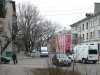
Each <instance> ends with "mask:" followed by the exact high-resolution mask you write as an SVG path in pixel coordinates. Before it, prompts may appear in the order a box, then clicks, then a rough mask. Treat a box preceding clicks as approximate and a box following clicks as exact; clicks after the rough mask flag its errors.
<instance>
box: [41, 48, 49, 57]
mask: <svg viewBox="0 0 100 75" xmlns="http://www.w3.org/2000/svg"><path fill="white" fill-rule="evenodd" d="M42 56H47V57H48V49H47V47H41V50H40V57H42Z"/></svg>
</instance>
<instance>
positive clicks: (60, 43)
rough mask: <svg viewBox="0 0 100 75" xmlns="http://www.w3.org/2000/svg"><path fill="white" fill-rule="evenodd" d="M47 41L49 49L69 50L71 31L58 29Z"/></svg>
mask: <svg viewBox="0 0 100 75" xmlns="http://www.w3.org/2000/svg"><path fill="white" fill-rule="evenodd" d="M49 43H50V46H51V48H52V49H51V50H54V51H55V52H57V53H67V52H71V32H70V31H66V30H63V31H60V32H58V33H56V34H55V35H54V36H53V37H52V38H51V39H50V41H49Z"/></svg>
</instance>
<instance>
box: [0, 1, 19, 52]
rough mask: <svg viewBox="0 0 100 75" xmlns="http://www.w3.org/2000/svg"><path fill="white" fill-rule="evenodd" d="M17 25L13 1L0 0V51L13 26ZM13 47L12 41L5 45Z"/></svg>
mask: <svg viewBox="0 0 100 75" xmlns="http://www.w3.org/2000/svg"><path fill="white" fill-rule="evenodd" d="M16 25H17V16H16V7H15V2H14V1H12V0H0V51H1V48H2V47H4V45H5V44H6V43H7V40H8V38H11V37H12V33H13V27H15V26H16ZM12 48H13V46H12V43H10V44H9V45H8V47H7V49H8V50H11V49H12Z"/></svg>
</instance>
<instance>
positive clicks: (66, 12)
mask: <svg viewBox="0 0 100 75" xmlns="http://www.w3.org/2000/svg"><path fill="white" fill-rule="evenodd" d="M15 1H16V4H18V3H24V2H25V3H31V4H34V5H35V6H36V7H38V9H39V11H40V14H41V15H42V16H43V17H44V18H45V19H49V20H51V21H53V22H56V23H58V24H60V25H61V26H62V27H68V28H70V27H69V25H70V24H73V23H75V22H77V21H78V20H80V19H82V18H84V17H85V13H87V12H89V13H90V12H93V11H94V3H95V2H100V0H15Z"/></svg>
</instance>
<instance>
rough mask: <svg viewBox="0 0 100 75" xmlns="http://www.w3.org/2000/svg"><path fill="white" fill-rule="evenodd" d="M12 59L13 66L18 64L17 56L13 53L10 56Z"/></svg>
mask: <svg viewBox="0 0 100 75" xmlns="http://www.w3.org/2000/svg"><path fill="white" fill-rule="evenodd" d="M12 59H13V63H14V64H17V63H18V61H17V55H16V54H15V53H14V54H13V55H12Z"/></svg>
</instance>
